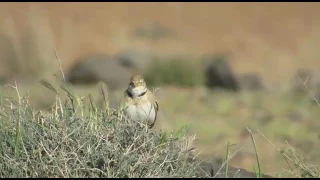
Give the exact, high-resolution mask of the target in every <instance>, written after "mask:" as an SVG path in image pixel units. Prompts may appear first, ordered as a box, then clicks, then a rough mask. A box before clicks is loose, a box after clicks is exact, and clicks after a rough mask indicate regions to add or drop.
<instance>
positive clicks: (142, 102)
mask: <svg viewBox="0 0 320 180" xmlns="http://www.w3.org/2000/svg"><path fill="white" fill-rule="evenodd" d="M158 108H159V106H158V103H157V101H156V100H155V97H154V96H153V94H152V92H151V91H150V90H149V89H148V88H147V84H146V82H145V81H144V79H143V77H142V76H141V75H140V74H136V75H134V76H132V77H131V79H130V83H129V86H128V88H127V90H126V91H125V92H124V95H123V97H122V99H121V100H120V109H121V110H123V112H124V114H125V115H126V116H127V117H128V118H130V119H132V120H136V121H139V122H141V123H143V124H146V125H148V126H149V128H152V127H153V126H154V124H155V122H156V120H157V113H158Z"/></svg>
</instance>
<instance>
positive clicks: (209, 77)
mask: <svg viewBox="0 0 320 180" xmlns="http://www.w3.org/2000/svg"><path fill="white" fill-rule="evenodd" d="M225 58H226V57H225V56H205V57H204V58H202V63H203V65H204V76H205V84H206V86H207V87H208V88H209V89H215V88H223V89H229V90H233V91H238V90H239V85H238V83H237V81H236V79H235V77H234V75H233V73H232V71H231V68H230V66H229V64H228V62H227V60H226V59H225Z"/></svg>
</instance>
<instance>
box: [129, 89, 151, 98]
mask: <svg viewBox="0 0 320 180" xmlns="http://www.w3.org/2000/svg"><path fill="white" fill-rule="evenodd" d="M146 93H147V91H145V92H143V93H141V94H139V96H138V97H141V96H143V95H145V94H146ZM127 94H128V96H129V97H131V98H133V95H132V94H131V92H130V91H128V90H127Z"/></svg>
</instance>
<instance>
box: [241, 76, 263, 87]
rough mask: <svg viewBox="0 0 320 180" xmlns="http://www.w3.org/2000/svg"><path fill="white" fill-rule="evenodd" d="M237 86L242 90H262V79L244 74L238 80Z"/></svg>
mask: <svg viewBox="0 0 320 180" xmlns="http://www.w3.org/2000/svg"><path fill="white" fill-rule="evenodd" d="M238 83H239V86H240V88H241V89H242V90H246V91H256V90H261V89H263V83H262V78H261V77H260V76H259V75H258V74H256V73H246V74H243V75H240V76H239V78H238Z"/></svg>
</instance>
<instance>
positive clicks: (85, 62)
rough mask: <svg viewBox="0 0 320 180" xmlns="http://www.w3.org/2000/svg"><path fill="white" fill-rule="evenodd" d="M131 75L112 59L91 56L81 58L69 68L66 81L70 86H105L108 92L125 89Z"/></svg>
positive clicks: (103, 56) (102, 56) (104, 56)
mask: <svg viewBox="0 0 320 180" xmlns="http://www.w3.org/2000/svg"><path fill="white" fill-rule="evenodd" d="M131 75H132V73H131V72H130V71H129V70H128V69H126V68H125V67H123V66H121V65H120V64H119V63H118V61H116V60H115V59H114V58H109V57H108V56H106V55H92V56H88V57H85V58H81V59H80V60H79V61H77V63H76V64H75V65H74V66H73V67H71V69H70V71H69V72H68V73H67V75H66V81H67V82H69V83H71V84H96V83H98V82H99V81H101V82H104V83H106V84H107V86H108V89H109V90H116V89H119V88H120V89H124V88H126V87H127V85H128V82H129V79H130V77H131Z"/></svg>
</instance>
